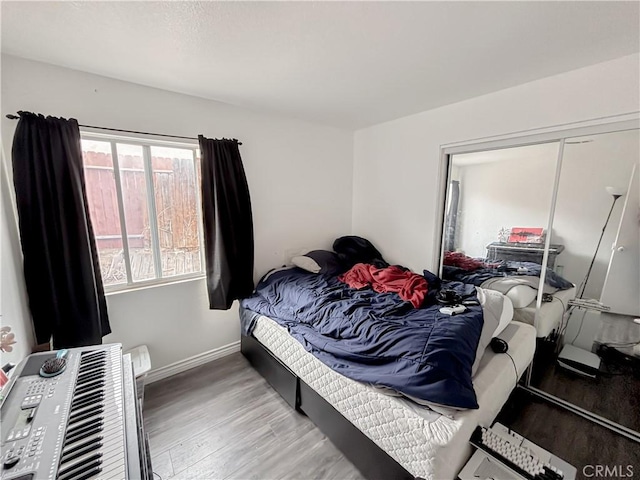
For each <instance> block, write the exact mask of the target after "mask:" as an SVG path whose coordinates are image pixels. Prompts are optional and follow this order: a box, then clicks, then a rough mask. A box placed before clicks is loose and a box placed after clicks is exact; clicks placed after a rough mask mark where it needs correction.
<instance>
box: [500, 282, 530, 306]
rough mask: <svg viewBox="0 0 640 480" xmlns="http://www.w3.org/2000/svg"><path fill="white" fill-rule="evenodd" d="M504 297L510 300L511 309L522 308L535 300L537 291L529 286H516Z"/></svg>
mask: <svg viewBox="0 0 640 480" xmlns="http://www.w3.org/2000/svg"><path fill="white" fill-rule="evenodd" d="M505 295H506V296H507V297H508V298H509V300H511V303H512V304H513V308H524V307H526V306H527V305H529V304H531V302H533V301H534V300H535V299H536V296H537V295H538V291H537V290H536V289H534V288H531V287H530V286H529V285H516V286H515V287H511V289H510V290H509V291H508V292H507V293H506V294H505Z"/></svg>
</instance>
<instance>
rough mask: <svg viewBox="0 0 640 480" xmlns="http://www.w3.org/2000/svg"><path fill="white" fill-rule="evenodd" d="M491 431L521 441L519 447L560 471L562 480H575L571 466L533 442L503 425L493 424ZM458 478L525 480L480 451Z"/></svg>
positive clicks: (478, 450)
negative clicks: (529, 451)
mask: <svg viewBox="0 0 640 480" xmlns="http://www.w3.org/2000/svg"><path fill="white" fill-rule="evenodd" d="M491 430H493V431H494V432H496V433H500V434H501V435H504V436H507V435H508V436H511V437H513V438H514V439H515V440H517V441H518V440H519V441H521V445H522V446H523V447H528V448H529V449H531V450H532V451H533V452H534V453H535V454H536V455H537V456H538V458H541V459H545V460H546V461H548V463H550V464H551V465H553V466H554V467H556V468H558V469H560V470H562V472H563V473H564V479H563V480H575V478H576V475H577V470H576V468H575V467H574V466H573V465H571V464H569V463H567V462H565V461H564V460H562V459H561V458H559V457H556V456H555V455H553V454H552V453H551V452H548V451H547V450H544V449H543V448H541V447H539V446H538V445H536V444H535V443H533V442H530V441H529V440H527V439H526V438H524V437H522V436H520V435H518V434H517V433H515V432H513V431H512V432H510V431H509V429H507V427H505V426H504V425H501V424H499V423H495V424H494V425H493V427H491ZM458 478H459V479H460V480H484V479H493V480H513V479H517V480H526V478H525V477H523V476H522V475H520V474H519V473H517V472H515V471H514V470H512V469H511V468H509V467H508V466H507V465H505V464H504V463H502V462H501V461H500V460H499V459H497V458H494V457H493V456H492V455H491V454H489V453H487V452H485V451H484V450H481V449H476V451H475V453H474V454H473V456H472V457H471V458H470V459H469V461H468V462H467V464H466V465H465V466H464V468H463V469H462V471H460V473H459V474H458Z"/></svg>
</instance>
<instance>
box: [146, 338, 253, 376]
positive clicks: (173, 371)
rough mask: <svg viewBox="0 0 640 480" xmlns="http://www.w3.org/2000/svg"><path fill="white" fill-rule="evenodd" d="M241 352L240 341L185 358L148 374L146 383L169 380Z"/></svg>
mask: <svg viewBox="0 0 640 480" xmlns="http://www.w3.org/2000/svg"><path fill="white" fill-rule="evenodd" d="M239 351H240V340H238V341H235V342H233V343H230V344H228V345H224V346H222V347H218V348H214V349H213V350H209V351H208V352H202V353H199V354H198V355H194V356H193V357H189V358H185V359H184V360H180V361H178V362H175V363H172V364H170V365H166V366H164V367H160V368H156V369H155V370H151V371H150V372H149V373H148V374H147V376H146V378H145V380H144V383H147V384H148V383H153V382H157V381H158V380H162V379H163V378H167V377H170V376H172V375H177V374H178V373H182V372H185V371H187V370H189V369H191V368H194V367H198V366H200V365H203V364H205V363H207V362H211V361H213V360H216V359H218V358H222V357H226V356H227V355H231V354H232V353H235V352H239Z"/></svg>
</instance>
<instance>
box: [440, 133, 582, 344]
mask: <svg viewBox="0 0 640 480" xmlns="http://www.w3.org/2000/svg"><path fill="white" fill-rule="evenodd" d="M558 153H559V143H558V142H552V143H544V144H537V145H529V146H523V147H516V148H506V149H500V150H491V151H485V152H474V153H466V154H461V155H454V156H453V157H452V158H451V159H450V182H449V188H448V195H447V209H446V221H445V229H444V239H443V243H444V245H443V247H444V252H443V271H442V274H443V277H444V278H446V279H449V280H458V281H463V282H465V283H473V284H475V285H476V286H479V287H482V288H490V289H492V290H498V291H500V292H501V293H503V294H505V295H506V296H507V297H509V299H510V300H511V303H512V304H513V307H514V314H513V319H514V320H517V321H522V322H525V323H528V324H531V325H534V324H535V323H536V312H537V308H536V307H537V297H538V290H539V283H540V274H541V272H542V261H543V255H544V246H545V239H546V237H545V235H546V232H545V227H546V226H547V224H548V221H549V211H550V208H551V202H552V198H553V185H554V179H555V172H556V163H557V158H558ZM563 250H564V245H562V244H561V243H560V244H552V245H551V248H550V253H549V266H550V267H551V268H553V266H554V265H555V263H556V257H558V256H559V255H561V254H562V252H563ZM559 258H562V257H559ZM551 268H550V269H549V270H547V272H546V278H545V283H544V288H543V293H544V295H543V300H544V302H543V303H542V307H541V310H540V312H539V313H538V321H537V330H538V333H537V335H538V337H539V338H544V337H547V336H549V335H551V333H552V332H553V331H554V330H557V329H558V328H559V325H560V323H561V321H562V317H563V314H564V313H565V308H564V305H566V304H567V301H568V300H569V299H571V298H573V297H574V296H575V286H574V284H573V283H572V281H569V280H567V279H565V278H564V277H563V275H562V268H558V269H557V270H558V273H556V272H554V271H553V270H551Z"/></svg>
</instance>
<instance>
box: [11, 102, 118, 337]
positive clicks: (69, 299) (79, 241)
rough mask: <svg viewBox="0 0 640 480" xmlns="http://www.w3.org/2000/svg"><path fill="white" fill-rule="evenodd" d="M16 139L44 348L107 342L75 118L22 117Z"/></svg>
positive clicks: (30, 280)
mask: <svg viewBox="0 0 640 480" xmlns="http://www.w3.org/2000/svg"><path fill="white" fill-rule="evenodd" d="M19 114H20V120H19V122H18V126H17V128H16V132H15V135H14V137H13V149H12V160H13V183H14V186H15V191H16V200H17V207H18V217H19V224H20V240H21V243H22V253H23V256H24V277H25V283H26V287H27V294H28V297H29V307H30V310H31V315H32V318H33V323H34V327H35V333H36V340H37V341H38V343H45V342H48V341H49V340H50V339H51V338H52V337H53V346H54V348H56V349H57V348H67V347H78V346H83V345H93V344H100V343H102V337H103V335H106V334H108V333H111V328H110V327H109V319H108V316H107V305H106V302H105V297H104V289H103V286H102V277H101V276H100V266H99V263H98V255H97V250H96V245H95V239H94V236H93V229H92V227H91V221H90V219H89V209H88V207H87V197H86V192H85V184H84V174H83V167H82V150H81V146H80V130H79V129H78V122H77V121H76V120H74V119H70V120H66V119H64V118H54V117H47V118H45V117H44V116H42V115H35V114H33V113H29V112H19Z"/></svg>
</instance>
